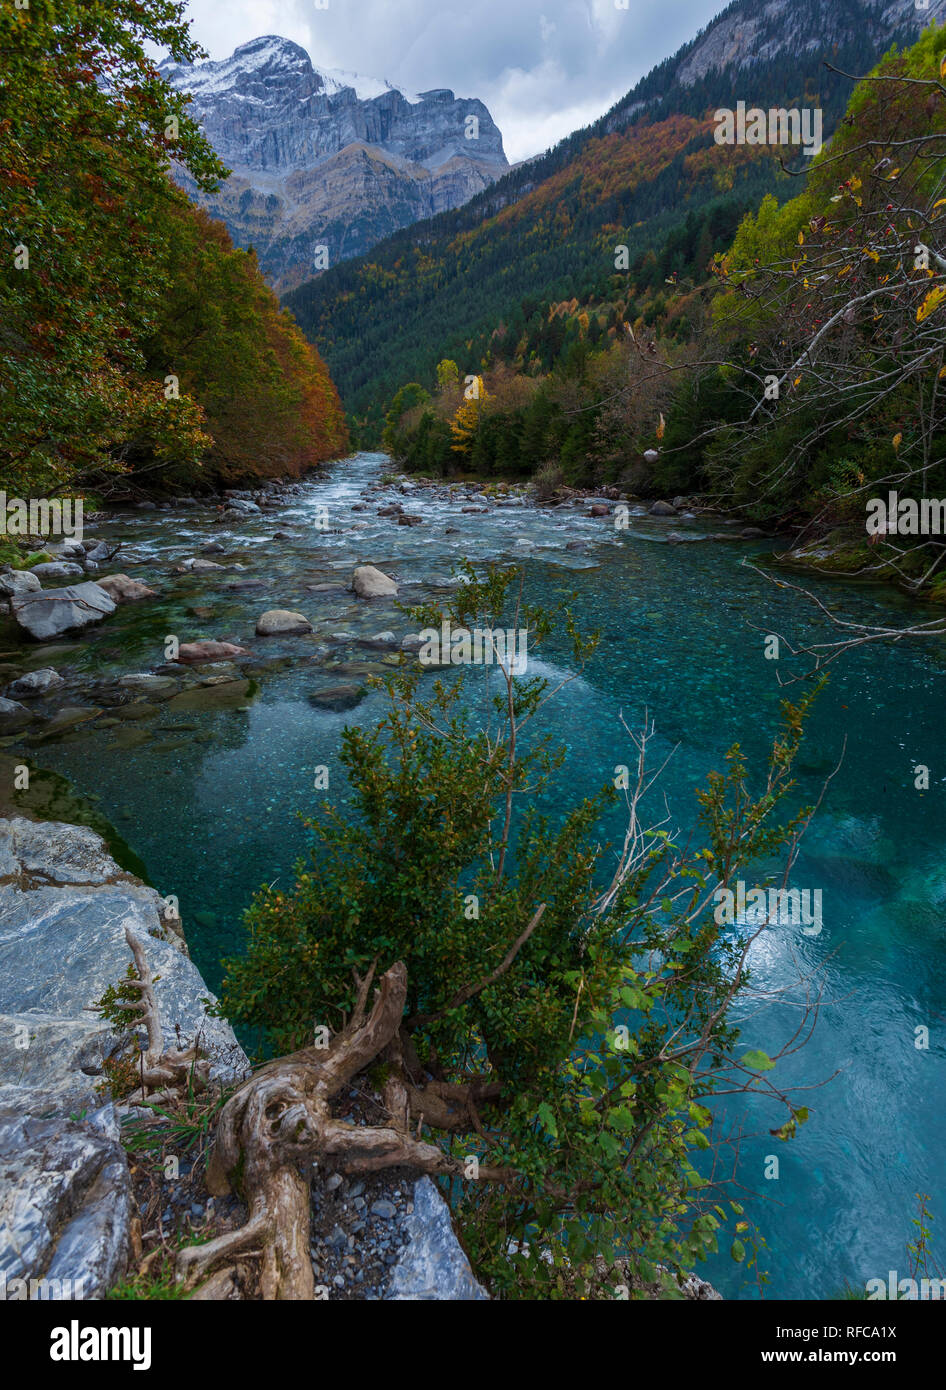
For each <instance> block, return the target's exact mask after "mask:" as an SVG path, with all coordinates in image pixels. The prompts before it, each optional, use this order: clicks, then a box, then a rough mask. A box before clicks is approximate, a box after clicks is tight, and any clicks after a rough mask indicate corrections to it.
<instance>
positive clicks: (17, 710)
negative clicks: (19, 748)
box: [0, 696, 36, 734]
mask: <svg viewBox="0 0 946 1390" xmlns="http://www.w3.org/2000/svg"><path fill="white" fill-rule="evenodd" d="M35 718H36V715H35V714H34V713H33V711H32V710H31V709H27V708H26V705H21V704H20V702H19V701H18V700H6V699H4V698H3V696H0V734H18V733H19V732H20V730H21V729H25V728H26V726H27V725H28V724H31V723H32V722H33V720H34V719H35Z"/></svg>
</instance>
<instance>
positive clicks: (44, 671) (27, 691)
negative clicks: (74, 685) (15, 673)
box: [9, 666, 65, 700]
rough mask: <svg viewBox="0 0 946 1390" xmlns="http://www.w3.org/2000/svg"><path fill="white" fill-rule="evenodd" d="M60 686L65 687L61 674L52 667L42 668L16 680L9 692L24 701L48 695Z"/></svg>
mask: <svg viewBox="0 0 946 1390" xmlns="http://www.w3.org/2000/svg"><path fill="white" fill-rule="evenodd" d="M60 685H65V681H64V680H63V678H62V676H61V675H60V674H59V672H58V671H54V670H53V668H52V667H51V666H41V667H40V669H39V670H38V671H28V672H27V673H26V675H25V676H20V678H19V680H15V681H14V682H13V684H12V685H11V686H10V687H9V692H10V694H11V695H13V696H15V697H16V698H17V699H21V700H22V699H28V698H31V697H35V696H37V695H46V694H48V692H49V691H50V690H56V689H58V687H59V686H60Z"/></svg>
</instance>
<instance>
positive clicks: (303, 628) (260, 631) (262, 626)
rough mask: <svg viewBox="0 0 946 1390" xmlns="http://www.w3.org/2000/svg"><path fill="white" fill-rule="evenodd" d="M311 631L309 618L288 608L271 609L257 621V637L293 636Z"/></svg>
mask: <svg viewBox="0 0 946 1390" xmlns="http://www.w3.org/2000/svg"><path fill="white" fill-rule="evenodd" d="M311 631H312V624H311V623H310V622H309V620H308V618H307V617H305V616H304V614H302V613H294V612H292V611H291V610H290V609H288V608H270V609H269V611H268V612H266V613H263V614H262V615H261V616H260V617H259V618H257V620H256V635H257V637H277V636H280V635H284V636H293V635H296V634H300V633H304V632H311Z"/></svg>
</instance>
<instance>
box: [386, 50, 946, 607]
mask: <svg viewBox="0 0 946 1390" xmlns="http://www.w3.org/2000/svg"><path fill="white" fill-rule="evenodd" d="M944 55H946V28H939V29H938V28H936V27H935V26H933V27H931V28H930V29H929V30H927V31H926V33H925V34H924V35H923V36H922V38H921V39H920V41H919V42H918V43H916V44H915V45H913V46H912V47H911V48H910V49H908V50H907V51H906V52H905V53H903V54H900V53H897V52H896V51H894V52H892V53H891V54H890V55H888V57H887V58H885V59H884V60H883V62H882V63H881V64H880V65H879V66H878V68H877V69H876V70H875V72H874V73H873V74H871V75H870V76H869V77H867V78H866V79H865V80H864V81H863V82H862V83H861V84H860V85H859V86H858V87H857V88H856V90H855V92H854V94H853V96H852V99H851V101H850V104H849V106H848V109H847V112H846V115H845V117H844V120H843V122H842V124H841V125H840V127H839V130H838V134H837V136H836V138H835V140H834V141H833V142H832V144H831V146H830V147H828V148H827V149H825V151H824V152H823V153H822V154H821V155H819V156H818V157H817V158H815V159H814V160H813V161H812V169H811V172H810V175H809V177H808V180H807V183H806V185H805V187H804V189H803V191H801V192H799V193H798V195H797V196H796V197H795V198H793V199H791V200H789V201H788V202H786V203H785V204H783V205H781V206H780V205H779V202H778V201H777V199H776V198H774V197H772V196H766V197H765V198H764V199H763V200H762V203H761V205H760V206H759V208H758V210H757V212H754V213H751V214H749V215H747V217H746V218H745V219H744V220H743V222H742V223H741V225H740V226H739V228H738V230H737V232H736V234H735V236H734V237H733V239H732V243H731V245H730V246H729V247H728V248H727V249H726V251H725V252H723V253H717V254H716V255H715V256H714V257H713V258H712V261H711V264H710V265H709V267H708V272H707V273H705V274H704V275H702V276H699V274H698V273H697V272H698V269H699V267H698V266H695V265H694V264H693V261H692V259H691V260H690V261H689V264H688V269H689V271H690V272H692V273H691V274H679V273H678V272H677V271H676V270H674V271H672V272H671V274H670V276H668V277H665V278H662V276H661V273H660V272H662V271H663V270H664V269H665V268H666V266H665V265H659V264H657V263H654V264H651V265H650V267H649V273H648V272H647V269H646V268H645V267H643V266H641V267H638V268H637V270H635V271H634V272H632V274H631V276H630V277H629V278H630V279H631V281H632V285H631V289H630V291H629V292H628V293H627V295H626V297H624V298H622V299H620V300H618V301H617V303H615V302H614V300H613V299H612V300H607V301H598V300H595V299H594V298H593V297H592V298H591V299H590V300H589V301H588V302H586V303H585V304H584V305H583V304H582V303H581V301H580V300H579V299H578V298H575V299H572V300H571V301H563V302H561V303H559V304H557V305H553V306H551V309H550V311H549V317H548V319H547V320H545V322H544V324H543V329H542V332H543V333H544V334H545V336H546V340H547V341H551V337H550V335H551V333H552V331H553V330H554V333H555V335H556V339H555V341H556V342H557V343H558V344H559V345H560V347H559V351H558V353H557V356H556V357H555V360H554V362H549V361H547V360H546V361H543V362H539V361H538V360H537V359H536V358H535V357H534V356H533V357H531V358H529V359H528V360H525V359H524V358H523V356H522V353H521V352H520V354H519V355H518V356H517V357H516V358H515V359H514V360H513V361H511V362H507V361H502V360H500V358H499V354H498V353H494V354H493V357H492V360H491V362H490V365H489V366H488V367H487V368H485V369H484V370H483V371H482V372H480V373H477V374H476V376H475V379H474V380H472V381H471V382H469V383H466V384H464V382H463V381H462V380H461V377H462V375H463V373H462V372H461V371H460V369H459V368H458V364H457V362H456V361H454V360H442V361H441V362H440V363H439V365H438V367H437V371H436V377H437V385H436V388H435V389H434V390H432V391H428V390H427V388H426V387H425V386H424V384H423V383H422V382H420V381H418V382H414V383H410V384H406V385H403V386H402V389H401V390H400V391H399V392H398V393H397V395H396V396H395V397H394V399H393V401H392V403H391V406H390V408H389V410H388V412H387V417H386V425H385V430H384V442H385V444H386V446H387V447H388V448H389V449H390V450H391V451H392V453H393V454H394V455H395V457H397V458H398V459H400V460H402V461H403V462H405V463H406V464H407V465H408V466H409V467H411V468H415V469H417V470H420V471H424V472H429V473H433V474H435V475H436V474H449V473H451V472H455V471H458V470H464V469H468V470H471V471H473V472H475V473H477V474H479V475H486V476H488V475H490V474H501V475H513V476H515V475H518V476H531V477H533V478H534V480H535V482H536V485H537V486H538V488H539V490H540V492H542V491H544V492H546V493H552V492H554V491H555V489H556V488H557V487H558V486H560V485H561V484H563V483H568V484H573V485H580V486H589V485H590V486H595V487H599V486H600V487H603V486H608V485H615V484H616V485H618V486H619V487H621V488H624V489H629V490H631V491H633V492H636V493H638V494H639V495H643V496H649V497H658V496H671V497H672V496H673V495H674V494H675V493H681V494H699V495H701V496H703V497H708V498H712V499H713V500H714V501H715V502H716V503H717V504H718V505H726V506H729V507H734V508H736V509H737V510H738V511H740V512H741V513H742V514H743V515H747V516H751V517H753V518H755V519H757V520H759V521H764V522H777V523H785V522H789V523H794V524H796V525H800V526H801V525H803V526H809V525H811V526H813V528H814V529H813V532H812V534H813V536H814V538H815V540H816V541H817V544H818V548H817V554H816V555H815V556H814V557H813V558H814V560H815V561H816V562H817V563H818V564H822V565H824V564H829V565H830V566H831V567H832V568H843V569H845V570H848V571H860V570H867V569H869V570H870V571H871V572H885V573H888V574H890V575H896V577H898V578H899V579H901V580H906V582H907V583H908V584H909V585H911V586H914V587H915V586H920V587H927V588H930V589H932V590H935V591H936V596H939V594H940V587H941V586H940V581H939V571H940V567H941V561H942V560H943V557H944V553H946V552H944V550H943V546H942V543H941V541H940V540H938V539H935V537H937V536H939V535H940V534H941V533H942V531H943V530H944V529H946V527H940V526H937V528H936V529H935V531H934V538H931V537H930V535H929V532H927V533H926V534H925V535H924V536H922V537H920V536H919V530H918V528H917V527H916V526H913V527H912V528H910V527H909V526H907V525H902V524H901V525H900V526H899V536H900V537H906V538H907V539H905V540H899V539H898V542H897V544H896V545H894V544H892V543H889V544H888V543H885V544H883V545H879V548H878V542H879V540H880V539H881V538H882V537H883V536H884V535H885V534H886V532H887V530H888V529H890V528H889V527H888V526H887V524H886V523H885V524H882V525H878V527H877V528H876V530H875V532H874V534H873V536H870V535H869V533H868V532H867V531H866V530H865V507H866V504H867V502H868V500H869V499H871V498H876V497H878V496H883V497H885V498H886V495H887V492H888V491H889V490H890V489H895V488H898V487H899V488H900V489H901V490H903V491H904V492H905V493H906V494H907V495H912V494H915V493H917V491H919V492H921V493H922V494H923V495H924V496H927V497H928V496H930V495H933V494H935V495H936V496H942V495H943V494H944V492H946V470H944V467H943V464H942V462H941V460H942V458H943V455H944V446H946V408H944V401H943V381H944V378H946V254H944V252H943V249H942V239H943V232H942V226H941V224H943V217H944V215H946V88H944V86H943V71H944V69H946V56H944ZM728 153H732V152H728ZM697 225H698V224H695V223H694V224H692V225H691V227H690V233H691V238H690V244H691V245H692V233H693V232H695V230H696V226H697ZM943 225H946V224H943ZM686 231H687V227H686V224H684V227H683V228H682V229H681V230H680V232H679V233H678V236H677V238H676V240H674V241H672V242H671V243H670V245H672V246H673V247H674V249H675V251H676V254H677V255H678V257H679V262H678V264H679V263H686V262H687V252H688V245H687V237H686ZM704 231H705V228H704ZM702 235H703V233H701V236H702ZM700 254H701V256H702V252H701V253H700ZM655 271H656V272H657V273H656V274H655V273H654V272H655ZM668 280H669V282H670V283H667V281H668ZM622 315H626V317H625V318H623V320H622V321H621V322H620V325H619V324H618V320H621V316H622ZM832 532H836V535H835V536H834V540H833V541H832V543H831V545H830V546H828V548H827V549H825V547H824V545H822V544H821V539H822V538H823V537H824V536H825V535H827V534H830V533H832ZM911 537H913V538H916V539H911ZM942 597H944V598H946V588H942Z"/></svg>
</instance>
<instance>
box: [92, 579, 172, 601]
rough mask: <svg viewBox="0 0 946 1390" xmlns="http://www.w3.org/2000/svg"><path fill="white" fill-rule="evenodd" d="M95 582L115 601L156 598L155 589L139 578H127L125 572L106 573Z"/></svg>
mask: <svg viewBox="0 0 946 1390" xmlns="http://www.w3.org/2000/svg"><path fill="white" fill-rule="evenodd" d="M95 582H96V584H98V585H99V586H100V587H101V588H103V589H104V590H105V592H106V593H107V594H108V595H109V596H110V597H111V598H113V599H114V600H115V602H116V603H138V602H139V600H140V599H143V598H157V596H158V595H157V590H155V589H149V588H148V586H147V584H142V583H141V581H140V580H139V579H129V577H128V575H127V574H107V575H105V577H104V578H103V579H97V580H96V581H95Z"/></svg>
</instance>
